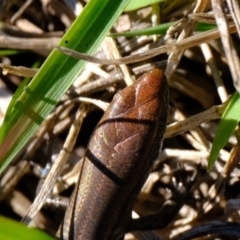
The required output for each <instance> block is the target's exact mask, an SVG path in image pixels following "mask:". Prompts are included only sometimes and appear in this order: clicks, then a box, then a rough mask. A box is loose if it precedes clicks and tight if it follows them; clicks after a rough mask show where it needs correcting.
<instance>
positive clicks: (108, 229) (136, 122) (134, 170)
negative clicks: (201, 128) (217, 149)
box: [61, 69, 168, 240]
mask: <svg viewBox="0 0 240 240" xmlns="http://www.w3.org/2000/svg"><path fill="white" fill-rule="evenodd" d="M167 113H168V85H167V81H166V78H165V76H164V73H163V71H161V70H159V69H154V70H152V71H150V72H148V73H146V74H144V75H143V76H141V77H140V78H139V79H138V80H137V81H136V82H135V83H134V84H132V85H131V86H129V87H126V88H125V89H123V90H122V91H120V92H118V93H117V94H116V95H115V97H114V98H113V101H112V102H111V104H110V106H109V107H108V109H107V111H106V112H105V114H104V115H103V117H102V119H101V120H100V122H99V123H98V125H97V127H96V129H95V131H94V133H93V135H92V137H91V140H90V142H89V145H88V149H87V151H86V156H85V159H84V162H83V167H82V170H81V173H80V177H79V180H78V183H77V185H76V187H75V190H74V192H73V195H72V197H71V200H70V205H69V207H68V209H67V211H66V214H65V217H64V221H63V224H62V226H61V238H62V239H63V240H70V239H71V240H117V239H121V238H122V237H123V235H124V234H125V233H126V229H127V226H128V224H129V222H130V221H131V211H132V208H133V204H134V201H135V199H136V198H137V196H138V194H139V192H140V190H141V187H142V185H143V184H144V182H145V180H146V178H147V177H148V175H149V173H150V171H151V168H152V166H153V163H154V160H155V159H156V158H157V156H158V152H159V149H160V147H161V144H162V140H163V136H164V131H165V127H166V122H167Z"/></svg>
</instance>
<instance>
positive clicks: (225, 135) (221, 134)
mask: <svg viewBox="0 0 240 240" xmlns="http://www.w3.org/2000/svg"><path fill="white" fill-rule="evenodd" d="M239 109H240V95H239V93H237V92H235V93H234V95H233V96H232V98H231V99H230V101H229V103H228V105H227V107H226V109H225V111H224V113H223V116H222V118H221V121H220V123H219V125H218V128H217V132H216V135H215V138H214V140H213V146H212V149H211V152H210V156H209V160H208V170H210V169H211V168H212V167H213V165H214V163H215V161H216V160H217V158H218V156H219V153H220V150H221V149H222V148H223V147H224V146H225V145H226V144H227V142H228V140H229V138H230V137H231V135H232V134H233V132H234V130H235V128H236V126H237V124H238V122H239V120H240V111H239Z"/></svg>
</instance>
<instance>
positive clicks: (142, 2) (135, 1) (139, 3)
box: [124, 0, 166, 12]
mask: <svg viewBox="0 0 240 240" xmlns="http://www.w3.org/2000/svg"><path fill="white" fill-rule="evenodd" d="M164 1H166V0H131V1H130V2H129V4H128V5H127V6H126V8H125V9H124V12H130V11H134V10H137V9H139V8H143V7H147V6H149V5H151V4H155V3H159V2H164Z"/></svg>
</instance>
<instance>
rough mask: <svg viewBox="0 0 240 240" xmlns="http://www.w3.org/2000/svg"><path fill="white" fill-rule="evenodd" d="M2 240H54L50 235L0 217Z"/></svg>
mask: <svg viewBox="0 0 240 240" xmlns="http://www.w3.org/2000/svg"><path fill="white" fill-rule="evenodd" d="M0 233H1V234H0V240H32V239H34V240H54V239H55V238H53V237H51V236H49V235H48V234H46V233H44V232H42V231H40V230H38V229H33V228H28V227H26V226H25V225H23V224H21V223H18V222H15V221H13V220H10V219H8V218H5V217H0Z"/></svg>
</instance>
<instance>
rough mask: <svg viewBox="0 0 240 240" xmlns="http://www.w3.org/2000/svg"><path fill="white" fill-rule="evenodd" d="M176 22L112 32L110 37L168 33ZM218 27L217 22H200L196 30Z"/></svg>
mask: <svg viewBox="0 0 240 240" xmlns="http://www.w3.org/2000/svg"><path fill="white" fill-rule="evenodd" d="M174 23H176V22H168V23H162V24H159V25H158V26H155V27H149V28H144V29H138V30H133V31H127V32H122V33H111V34H109V35H110V37H119V36H124V37H135V36H141V35H154V34H166V33H167V30H168V29H169V27H171V26H172V25H173V24H174ZM214 28H216V24H208V23H199V24H198V25H197V26H196V29H195V31H199V32H202V31H208V30H211V29H214Z"/></svg>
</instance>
